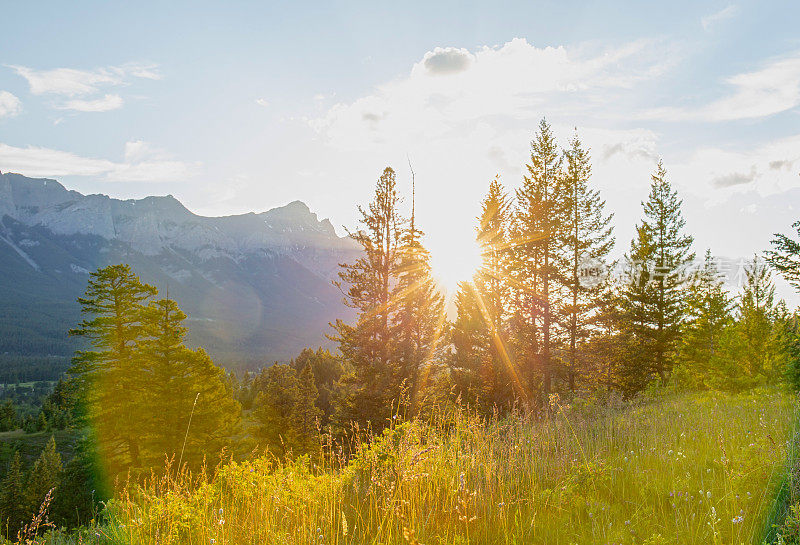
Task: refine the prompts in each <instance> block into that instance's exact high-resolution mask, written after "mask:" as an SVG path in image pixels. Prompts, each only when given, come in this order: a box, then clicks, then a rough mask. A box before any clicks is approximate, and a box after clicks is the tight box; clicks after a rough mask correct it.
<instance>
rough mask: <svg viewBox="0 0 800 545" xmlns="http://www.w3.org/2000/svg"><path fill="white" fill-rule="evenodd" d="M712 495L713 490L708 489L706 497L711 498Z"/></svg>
mask: <svg viewBox="0 0 800 545" xmlns="http://www.w3.org/2000/svg"><path fill="white" fill-rule="evenodd" d="M710 497H711V490H707V491H706V498H710Z"/></svg>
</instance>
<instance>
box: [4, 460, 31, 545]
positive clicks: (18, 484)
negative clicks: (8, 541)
mask: <svg viewBox="0 0 800 545" xmlns="http://www.w3.org/2000/svg"><path fill="white" fill-rule="evenodd" d="M28 507H29V506H28V503H27V502H26V490H25V480H24V474H23V470H22V459H21V458H20V456H19V452H15V453H14V457H13V458H12V459H11V462H10V463H9V466H8V471H6V475H5V478H4V479H3V482H2V484H0V519H1V520H0V533H2V534H4V535H12V536H14V535H16V534H17V531H18V530H19V528H20V527H21V526H22V524H23V523H25V522H27V521H28V520H29V519H30V514H31V512H30V510H29V509H28Z"/></svg>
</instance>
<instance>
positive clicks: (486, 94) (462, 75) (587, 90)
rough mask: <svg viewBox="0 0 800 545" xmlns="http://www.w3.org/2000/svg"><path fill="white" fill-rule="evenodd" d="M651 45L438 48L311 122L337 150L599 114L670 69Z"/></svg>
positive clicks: (518, 44) (665, 58)
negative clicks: (586, 111) (560, 115)
mask: <svg viewBox="0 0 800 545" xmlns="http://www.w3.org/2000/svg"><path fill="white" fill-rule="evenodd" d="M651 45H652V44H651V43H649V42H635V43H631V44H627V45H623V46H621V47H617V48H610V49H604V50H598V49H597V48H594V49H591V48H589V47H588V46H587V47H584V48H574V49H573V48H565V47H563V46H561V47H544V48H538V47H535V46H534V45H532V44H529V43H528V42H527V41H526V40H525V39H520V38H516V39H514V40H511V41H510V42H507V43H505V44H504V45H502V46H495V47H483V48H480V49H478V50H477V51H475V52H474V53H471V52H469V51H467V50H465V49H456V48H436V49H435V50H433V51H430V52H428V53H426V54H425V55H424V57H423V58H422V60H420V61H419V62H417V63H416V64H414V66H413V67H412V68H411V71H410V74H408V75H407V76H406V77H402V78H398V79H395V80H393V81H390V82H389V83H386V84H384V85H380V86H378V87H377V88H375V90H374V91H373V92H372V93H370V94H368V95H366V96H363V97H361V98H359V99H358V100H356V101H354V102H352V103H338V104H336V105H334V106H333V107H332V108H330V109H329V110H328V111H327V112H326V114H325V115H324V116H322V117H317V118H313V119H309V120H307V121H308V123H309V125H310V126H311V127H312V128H313V129H314V130H315V131H317V132H318V133H319V134H321V135H323V136H324V137H326V138H327V139H328V141H329V142H331V143H332V144H334V145H335V146H338V147H341V148H345V149H363V147H364V146H367V147H369V146H372V145H382V144H385V143H387V142H388V141H390V140H391V141H392V142H395V143H398V144H400V145H401V146H402V145H407V144H410V143H414V142H417V141H419V139H420V138H424V139H425V140H428V141H430V140H431V139H432V138H437V137H443V136H445V135H447V134H449V133H451V132H454V131H461V132H463V131H464V130H466V129H467V128H468V127H467V126H466V125H468V126H470V127H474V125H475V124H476V123H479V122H480V121H481V120H487V119H493V118H494V119H497V118H502V119H504V120H505V123H506V124H508V125H513V124H515V123H519V122H522V121H529V120H537V119H539V118H540V117H541V116H542V115H544V114H545V113H547V114H552V113H553V112H554V111H556V110H559V109H564V108H565V107H566V105H569V106H570V108H571V109H573V117H574V115H575V114H574V109H575V108H583V107H584V105H585V104H586V103H587V102H592V103H593V104H594V106H595V109H596V111H597V110H600V108H601V107H602V103H604V102H605V103H608V102H609V101H611V100H612V99H613V93H612V92H609V90H627V89H629V88H631V87H632V86H634V85H635V84H636V83H637V82H640V81H642V80H645V79H649V78H652V77H654V76H655V75H658V74H660V73H661V71H663V70H664V69H665V67H666V66H667V65H668V63H669V62H670V61H669V57H668V52H667V51H665V50H664V49H665V48H660V49H659V48H655V47H651ZM465 124H466V125H465ZM493 124H496V123H493Z"/></svg>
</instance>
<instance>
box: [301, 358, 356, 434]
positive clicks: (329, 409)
mask: <svg viewBox="0 0 800 545" xmlns="http://www.w3.org/2000/svg"><path fill="white" fill-rule="evenodd" d="M291 366H292V367H293V368H294V370H295V371H297V372H302V371H303V369H305V368H306V367H307V366H308V367H310V368H311V373H312V375H313V377H314V386H315V387H316V389H317V393H318V396H317V402H316V405H317V407H319V409H320V411H321V413H322V414H321V415H320V423H321V425H322V426H323V427H325V426H327V425H328V423H329V421H330V417H331V416H332V415H333V409H334V407H333V395H334V390H335V388H336V383H337V382H338V380H339V379H340V378H341V377H342V375H343V374H344V367H343V365H342V361H341V358H338V357H336V356H334V355H333V354H331V353H330V351H329V350H327V349H323V348H322V347H320V348H317V350H316V351H314V350H312V349H310V348H304V349H303V350H302V351H301V352H300V354H299V355H298V356H297V357H296V358H294V359H293V360H292V361H291Z"/></svg>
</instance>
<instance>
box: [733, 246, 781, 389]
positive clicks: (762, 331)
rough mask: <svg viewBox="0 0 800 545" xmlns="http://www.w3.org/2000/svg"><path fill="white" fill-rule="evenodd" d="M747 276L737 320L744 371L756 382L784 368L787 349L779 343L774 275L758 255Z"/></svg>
mask: <svg viewBox="0 0 800 545" xmlns="http://www.w3.org/2000/svg"><path fill="white" fill-rule="evenodd" d="M745 278H746V282H745V285H744V288H743V290H742V295H741V298H740V300H739V304H738V309H737V311H738V312H737V314H738V320H737V323H736V332H737V333H738V337H739V339H740V343H739V347H738V348H739V349H738V350H737V353H738V359H739V361H740V362H741V364H742V366H743V369H742V370H741V372H743V373H744V375H745V376H746V377H749V378H750V379H751V380H753V381H756V380H768V379H774V378H775V377H777V375H778V374H779V373H780V371H781V370H780V362H781V356H782V355H783V352H782V350H781V348H782V347H781V346H780V344H779V343H777V342H776V340H777V339H776V334H777V332H778V331H777V328H776V325H777V319H776V318H777V305H776V302H775V285H774V284H773V282H772V274H771V273H770V270H769V268H768V266H766V265H765V264H764V263H762V262H761V261H760V260H759V259H758V257H757V256H756V257H754V259H753V262H752V264H751V265H749V266H748V267H746V268H745Z"/></svg>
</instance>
